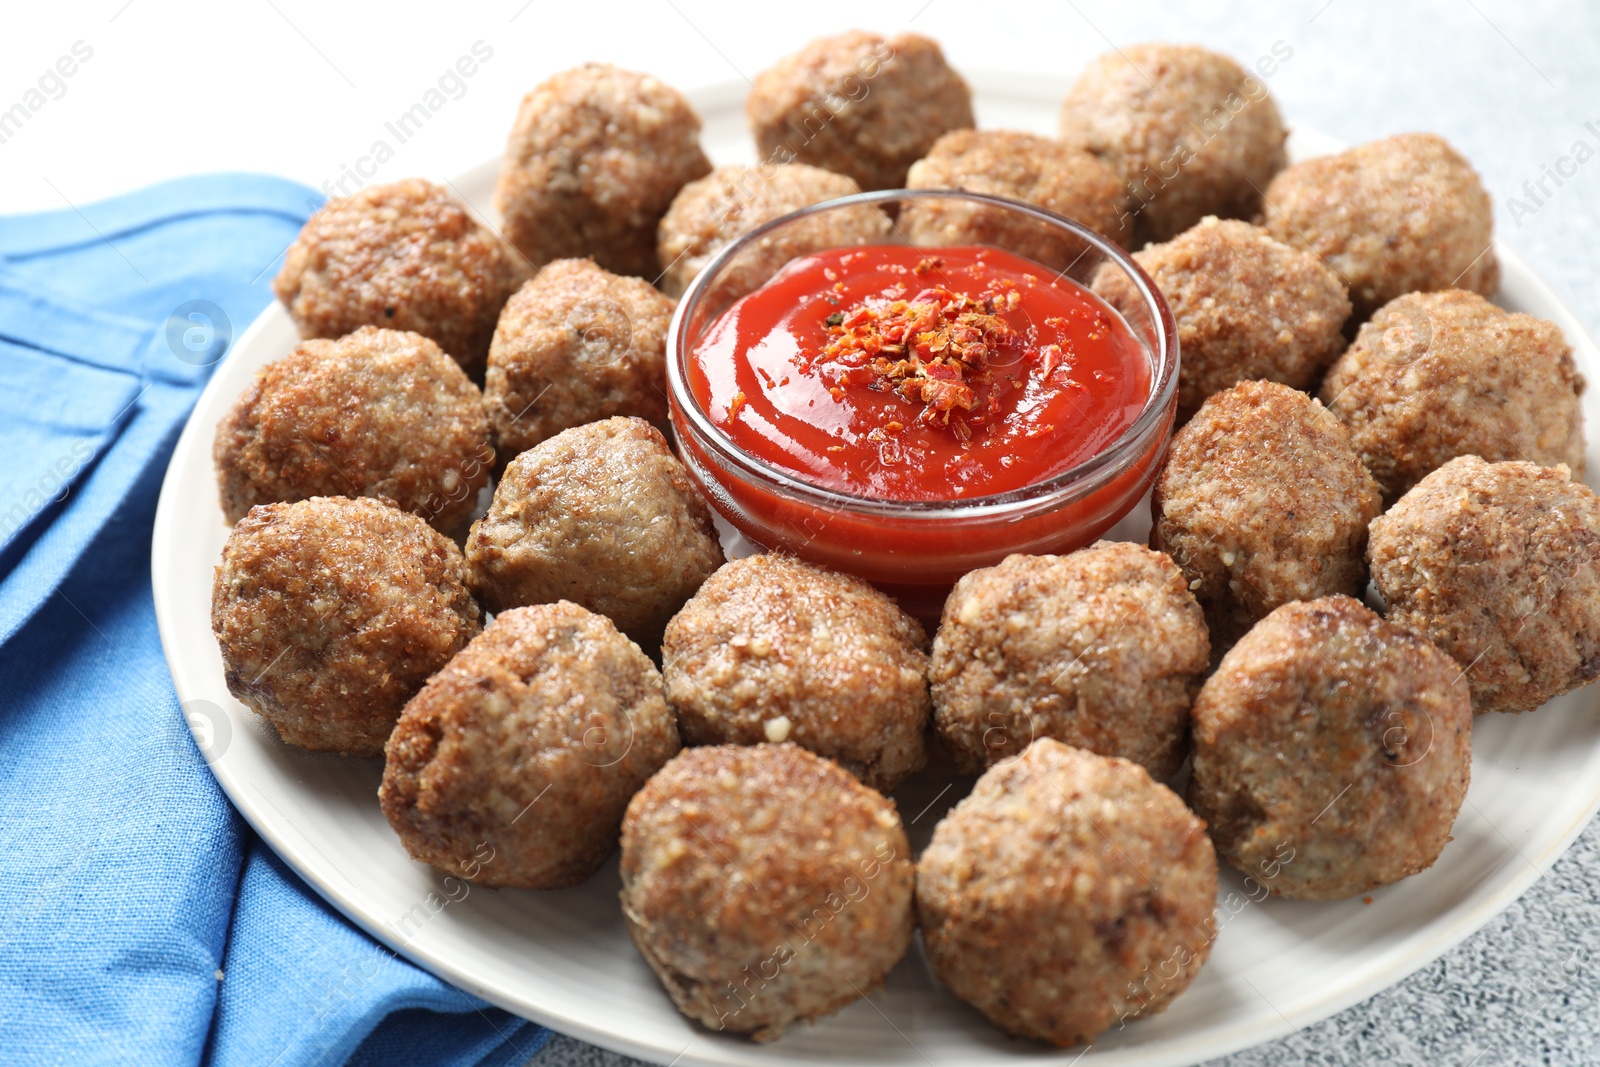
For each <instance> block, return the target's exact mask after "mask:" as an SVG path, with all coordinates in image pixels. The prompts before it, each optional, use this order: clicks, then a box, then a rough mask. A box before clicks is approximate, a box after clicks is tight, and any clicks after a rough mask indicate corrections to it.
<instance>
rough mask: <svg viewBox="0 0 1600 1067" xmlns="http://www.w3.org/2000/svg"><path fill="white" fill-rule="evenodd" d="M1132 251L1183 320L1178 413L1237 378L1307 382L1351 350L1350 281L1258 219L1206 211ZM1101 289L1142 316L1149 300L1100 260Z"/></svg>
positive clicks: (1296, 384) (1191, 409)
mask: <svg viewBox="0 0 1600 1067" xmlns="http://www.w3.org/2000/svg"><path fill="white" fill-rule="evenodd" d="M1133 258H1134V260H1135V261H1136V262H1138V264H1139V266H1141V267H1143V268H1144V269H1145V271H1146V272H1148V273H1149V275H1150V278H1151V280H1152V281H1154V282H1155V283H1156V288H1158V289H1160V290H1161V295H1162V296H1164V297H1166V298H1167V305H1168V306H1169V307H1170V308H1171V309H1172V315H1173V318H1175V319H1176V320H1177V322H1178V348H1179V351H1181V352H1182V353H1183V359H1182V360H1181V361H1180V363H1179V366H1178V418H1179V419H1180V420H1184V419H1188V418H1189V417H1190V416H1192V415H1193V414H1194V413H1195V412H1196V411H1197V410H1199V408H1200V405H1201V404H1203V403H1204V402H1205V399H1206V397H1208V396H1211V395H1212V394H1213V393H1217V392H1220V391H1222V390H1223V389H1226V388H1228V387H1229V386H1230V385H1233V384H1234V383H1235V382H1243V381H1250V380H1253V379H1266V380H1268V381H1274V382H1282V383H1283V384H1284V385H1291V386H1293V387H1294V388H1296V389H1305V388H1308V387H1310V386H1312V385H1314V384H1316V382H1317V380H1318V379H1319V378H1320V377H1321V376H1322V372H1323V371H1325V370H1327V368H1328V364H1330V363H1332V362H1333V361H1334V359H1335V358H1336V357H1337V356H1338V355H1339V353H1340V352H1341V351H1343V349H1344V344H1345V340H1344V332H1343V327H1344V322H1345V320H1346V319H1347V318H1349V317H1350V299H1349V297H1348V296H1346V295H1345V291H1344V283H1343V282H1341V281H1340V280H1339V276H1338V275H1337V274H1335V273H1334V272H1333V271H1332V270H1330V269H1328V267H1326V266H1324V265H1323V264H1322V262H1321V261H1319V260H1318V259H1317V257H1316V256H1313V255H1311V254H1310V253H1309V252H1302V251H1300V250H1299V249H1296V248H1290V247H1289V246H1288V245H1285V244H1282V243H1280V242H1278V241H1275V240H1273V239H1272V238H1271V237H1269V236H1268V235H1267V233H1266V231H1264V230H1262V229H1260V228H1259V227H1256V226H1252V225H1250V224H1249V223H1247V222H1238V221H1233V220H1230V221H1226V222H1224V221H1219V220H1218V219H1216V218H1215V217H1211V216H1207V217H1206V218H1205V219H1202V220H1201V221H1200V223H1199V225H1197V226H1194V227H1193V228H1191V229H1188V230H1185V231H1184V232H1183V233H1181V234H1179V235H1178V236H1177V237H1174V238H1173V239H1172V240H1171V241H1168V242H1167V243H1165V244H1157V245H1150V246H1148V247H1147V248H1145V249H1144V250H1143V251H1140V252H1135V253H1134V254H1133ZM1094 288H1095V291H1096V292H1098V293H1099V294H1100V295H1101V296H1103V297H1105V298H1106V300H1107V302H1109V303H1110V304H1111V306H1112V307H1115V308H1117V309H1118V310H1119V311H1122V312H1123V314H1124V315H1126V316H1128V318H1129V319H1130V321H1136V320H1135V318H1134V316H1135V315H1136V314H1137V313H1138V312H1139V311H1140V310H1141V309H1142V308H1143V306H1144V303H1143V300H1142V299H1141V297H1140V295H1139V293H1138V291H1137V290H1135V289H1134V287H1133V283H1132V282H1131V281H1130V280H1129V279H1128V276H1127V275H1126V274H1125V273H1123V272H1122V271H1121V270H1113V269H1109V268H1102V269H1101V271H1100V273H1099V275H1098V276H1097V277H1096V279H1095V282H1094Z"/></svg>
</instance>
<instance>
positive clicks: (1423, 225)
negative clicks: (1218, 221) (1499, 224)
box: [1262, 133, 1500, 322]
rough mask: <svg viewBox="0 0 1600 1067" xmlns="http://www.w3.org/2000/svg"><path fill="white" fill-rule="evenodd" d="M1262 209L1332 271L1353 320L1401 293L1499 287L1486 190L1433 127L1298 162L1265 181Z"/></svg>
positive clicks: (1273, 226) (1273, 229)
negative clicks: (1345, 292) (1343, 290)
mask: <svg viewBox="0 0 1600 1067" xmlns="http://www.w3.org/2000/svg"><path fill="white" fill-rule="evenodd" d="M1262 213H1263V216H1264V219H1265V221H1264V222H1263V223H1262V225H1264V226H1265V227H1266V228H1267V231H1268V232H1269V233H1271V234H1272V236H1274V237H1276V238H1277V239H1278V240H1280V241H1282V242H1284V243H1285V244H1290V245H1294V246H1295V247H1296V248H1303V249H1305V250H1306V251H1307V252H1311V253H1313V254H1315V255H1317V256H1319V257H1321V259H1322V260H1323V262H1325V263H1327V264H1328V265H1329V266H1330V267H1332V268H1333V269H1334V270H1335V271H1338V273H1339V277H1340V278H1342V279H1344V283H1345V285H1346V286H1348V287H1349V289H1350V300H1351V302H1352V303H1353V304H1354V305H1355V319H1356V321H1357V322H1361V321H1364V320H1365V319H1366V318H1367V316H1369V315H1371V314H1372V313H1373V312H1374V311H1376V310H1377V309H1378V308H1380V307H1382V306H1383V305H1384V304H1387V303H1388V302H1389V301H1391V300H1393V299H1394V298H1395V297H1397V296H1401V295H1403V294H1405V293H1411V292H1419V291H1420V292H1432V291H1433V290H1436V289H1470V290H1471V291H1473V292H1475V293H1482V294H1483V295H1484V296H1493V295H1494V294H1495V291H1496V290H1497V289H1499V288H1500V263H1499V260H1497V259H1496V258H1495V253H1494V243H1493V242H1494V208H1493V205H1492V204H1491V203H1490V201H1489V194H1488V192H1486V191H1485V190H1484V188H1483V183H1482V182H1481V181H1479V180H1478V175H1477V172H1476V171H1474V170H1473V169H1472V167H1471V165H1470V164H1468V163H1467V161H1466V160H1465V159H1464V158H1462V156H1461V154H1460V153H1458V152H1457V151H1456V150H1455V149H1454V148H1451V147H1450V144H1449V142H1447V141H1446V140H1445V139H1444V138H1443V137H1440V136H1439V135H1437V134H1432V133H1403V134H1400V135H1399V136H1396V137H1387V138H1385V139H1383V140H1381V141H1373V142H1372V143H1370V144H1364V145H1358V146H1357V147H1355V148H1351V149H1349V150H1347V151H1344V152H1340V153H1339V154H1338V155H1332V156H1322V157H1319V158H1317V159H1308V160H1306V161H1305V162H1304V163H1297V164H1295V165H1294V166H1292V167H1290V168H1289V169H1287V170H1285V171H1284V172H1283V173H1282V174H1280V175H1278V177H1277V178H1275V179H1273V182H1272V184H1271V185H1270V186H1268V187H1267V194H1266V200H1265V202H1264V203H1263V204H1262Z"/></svg>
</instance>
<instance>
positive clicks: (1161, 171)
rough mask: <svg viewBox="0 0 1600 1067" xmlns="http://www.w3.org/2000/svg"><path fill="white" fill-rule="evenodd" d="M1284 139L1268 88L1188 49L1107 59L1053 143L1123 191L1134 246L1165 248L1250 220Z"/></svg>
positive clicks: (1090, 70)
mask: <svg viewBox="0 0 1600 1067" xmlns="http://www.w3.org/2000/svg"><path fill="white" fill-rule="evenodd" d="M1287 136H1288V131H1287V130H1286V129H1285V128H1284V125H1283V119H1282V118H1281V117H1280V116H1279V114H1278V106H1277V105H1276V104H1275V103H1273V101H1272V97H1271V95H1270V94H1268V92H1267V87H1266V86H1265V85H1263V84H1262V83H1261V82H1260V81H1259V80H1257V79H1256V78H1254V77H1253V76H1251V75H1250V74H1248V73H1246V72H1245V70H1244V68H1242V67H1240V66H1239V64H1237V63H1235V62H1234V61H1233V60H1231V59H1229V58H1228V57H1227V56H1224V55H1218V54H1217V53H1216V52H1212V51H1208V50H1207V49H1204V48H1201V47H1199V46H1197V45H1175V44H1142V45H1134V46H1132V47H1129V48H1124V49H1119V50H1118V51H1115V52H1108V53H1106V54H1105V55H1103V56H1100V57H1099V58H1098V59H1096V60H1095V61H1094V62H1092V63H1090V64H1089V66H1088V67H1086V68H1085V69H1084V72H1083V74H1081V75H1080V76H1079V78H1078V82H1077V84H1076V85H1074V86H1073V87H1072V91H1071V92H1069V93H1068V94H1067V98H1066V101H1065V102H1064V103H1063V104H1062V108H1061V139H1062V140H1063V141H1065V142H1066V143H1067V144H1069V145H1077V146H1080V147H1082V148H1086V149H1088V150H1089V151H1090V152H1093V153H1094V154H1095V155H1097V156H1099V157H1100V158H1101V159H1103V160H1105V161H1106V163H1107V164H1109V165H1110V167H1111V169H1112V170H1114V171H1116V172H1117V173H1118V174H1119V175H1120V176H1121V177H1122V179H1123V180H1124V181H1126V182H1127V183H1128V191H1129V193H1130V194H1131V197H1132V210H1133V213H1134V216H1135V232H1136V233H1137V235H1138V240H1139V243H1142V242H1143V241H1145V240H1151V241H1165V240H1167V239H1168V238H1171V237H1174V236H1176V235H1178V234H1180V233H1182V232H1183V231H1184V230H1187V229H1188V228H1189V227H1191V226H1193V225H1194V224H1195V223H1197V222H1199V221H1200V220H1201V219H1202V218H1204V217H1205V216H1207V215H1219V216H1222V217H1223V218H1250V217H1252V216H1254V215H1255V214H1256V212H1257V211H1258V210H1259V209H1260V207H1261V190H1262V189H1265V188H1266V186H1267V182H1268V181H1269V180H1271V178H1272V176H1273V175H1274V174H1276V173H1277V172H1278V171H1279V170H1280V169H1282V167H1283V165H1284V161H1285V158H1286V157H1285V155H1284V149H1283V142H1284V139H1285V138H1286V137H1287Z"/></svg>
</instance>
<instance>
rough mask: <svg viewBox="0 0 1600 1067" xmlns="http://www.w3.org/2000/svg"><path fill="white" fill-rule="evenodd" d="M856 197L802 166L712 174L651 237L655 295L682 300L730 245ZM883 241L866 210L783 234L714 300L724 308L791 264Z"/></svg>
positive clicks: (881, 222) (676, 204) (826, 216)
mask: <svg viewBox="0 0 1600 1067" xmlns="http://www.w3.org/2000/svg"><path fill="white" fill-rule="evenodd" d="M860 191H861V188H860V186H858V185H856V183H855V182H853V181H851V180H850V179H849V178H847V177H845V176H844V175H843V174H834V173H832V172H831V171H826V170H823V169H821V168H820V167H808V166H806V165H805V164H804V163H786V164H781V165H779V164H773V163H764V164H762V165H761V166H758V167H742V166H730V167H718V168H717V169H716V170H714V171H712V172H711V173H710V174H708V175H707V176H706V177H704V178H701V179H700V180H699V181H693V182H690V183H689V184H688V185H685V186H684V187H683V191H682V192H680V193H679V194H678V196H677V199H675V200H673V202H672V207H670V208H669V209H667V214H666V216H665V217H663V218H662V220H661V228H660V230H659V232H658V235H657V254H658V255H659V256H660V259H661V270H662V279H661V287H662V288H663V289H665V290H666V291H667V292H668V293H669V294H671V295H672V296H681V295H682V294H683V291H684V290H685V289H687V288H688V287H689V283H690V282H692V281H693V280H694V278H695V275H697V274H699V273H700V272H701V271H702V270H703V269H705V265H706V264H707V263H709V262H710V261H711V258H712V257H713V256H715V255H716V254H717V253H718V252H720V251H722V250H723V249H724V248H726V247H727V246H728V245H729V244H732V243H733V241H734V239H735V238H738V237H740V236H742V235H743V234H746V233H748V232H749V231H751V230H753V229H755V228H756V227H757V226H760V225H761V224H762V223H764V222H771V221H772V220H773V219H777V218H782V217H783V216H784V215H787V214H789V213H790V212H791V211H798V210H800V209H801V208H803V207H806V206H808V205H810V204H820V203H821V202H822V201H824V200H833V199H835V198H836V197H841V196H849V195H851V194H852V193H859V192H860ZM888 236H889V216H887V215H885V214H884V213H883V212H881V211H879V210H878V209H877V208H875V207H873V206H871V205H870V204H864V205H862V206H860V207H856V208H851V209H849V210H846V211H829V212H824V213H822V214H820V215H815V216H812V217H811V218H808V219H805V220H803V221H798V222H796V223H794V224H792V225H789V226H784V227H782V228H781V229H779V230H778V231H777V232H775V233H773V234H772V235H771V236H769V237H767V238H765V239H763V240H762V241H761V242H760V243H759V244H757V245H755V246H753V247H752V248H750V249H748V250H746V251H745V252H742V253H740V255H739V258H738V259H736V260H735V261H734V262H733V263H731V264H729V265H728V266H727V267H726V268H725V273H723V274H722V276H721V279H720V290H719V294H718V296H717V297H716V300H717V301H720V302H728V303H731V302H732V301H734V300H737V299H738V298H739V297H741V296H743V295H744V294H746V293H748V292H751V291H752V290H754V289H758V288H760V287H761V286H762V285H764V284H765V283H766V282H767V280H768V279H769V278H771V277H772V276H773V275H774V274H776V273H777V272H778V269H779V268H780V267H782V266H783V265H784V264H786V263H788V262H789V261H790V260H791V259H794V258H795V257H797V256H804V255H810V254H811V253H812V252H820V251H823V250H824V249H828V248H839V247H841V246H843V245H860V244H871V243H873V242H878V241H883V240H885V239H886V238H887V237H888Z"/></svg>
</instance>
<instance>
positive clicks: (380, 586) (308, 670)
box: [211, 496, 479, 756]
mask: <svg viewBox="0 0 1600 1067" xmlns="http://www.w3.org/2000/svg"><path fill="white" fill-rule="evenodd" d="M465 579H466V565H465V563H464V562H463V561H462V559H461V552H460V550H459V549H457V548H456V546H455V543H454V542H452V541H451V540H450V539H449V538H447V537H445V536H443V535H442V534H440V533H438V532H437V531H435V530H433V529H431V528H430V527H429V526H428V524H427V523H425V522H423V521H422V520H421V519H419V518H417V517H416V516H415V515H408V514H406V513H405V512H403V511H401V510H399V509H398V508H395V507H392V506H390V505H389V504H388V503H386V502H383V501H379V500H373V499H371V498H368V497H363V498H360V499H355V500H352V499H348V498H345V497H321V496H319V497H312V498H311V499H310V500H300V501H295V502H293V503H286V504H259V505H257V506H256V507H253V508H251V509H250V513H249V514H247V515H246V516H245V517H244V518H243V519H240V520H239V523H238V525H236V526H235V527H234V528H233V533H231V534H229V535H228V543H227V545H226V546H225V547H224V548H223V550H222V564H221V566H219V567H218V568H217V573H216V579H215V581H214V582H213V584H212V587H211V630H212V632H213V633H214V634H216V637H217V644H218V646H219V647H220V648H221V651H222V666H223V671H224V673H225V676H226V678H227V682H228V692H230V693H232V694H233V695H234V696H236V697H238V698H239V699H240V700H241V701H243V702H244V703H245V704H246V705H248V706H249V707H250V708H251V710H253V711H255V712H256V713H257V714H258V715H260V716H261V717H262V718H264V719H266V720H267V722H269V723H271V724H272V726H273V728H274V729H276V730H277V731H278V734H279V736H281V737H282V738H283V739H284V740H285V741H287V742H288V743H289V744H291V745H299V746H300V747H302V748H309V749H312V750H314V751H317V752H339V753H343V754H344V755H348V756H376V755H377V754H378V753H380V752H382V751H383V742H384V740H385V739H386V738H387V737H388V736H389V731H390V730H391V729H392V728H393V727H394V723H395V719H396V718H398V717H399V715H400V709H401V708H402V707H404V706H405V703H406V701H407V700H409V699H411V695H412V694H413V693H415V692H416V691H417V690H418V689H420V688H421V687H422V683H423V682H424V681H426V680H427V678H428V675H430V674H432V673H433V672H434V671H436V670H438V669H439V668H440V667H442V666H444V665H445V663H446V662H447V661H448V660H449V659H450V657H451V656H453V655H455V654H456V651H457V650H458V649H459V648H461V646H462V645H464V644H466V643H467V642H468V641H469V640H471V638H472V637H473V635H474V634H476V633H477V632H478V626H479V614H478V605H477V604H475V603H474V602H473V600H472V595H471V594H470V593H469V592H467V586H466V581H465Z"/></svg>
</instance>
